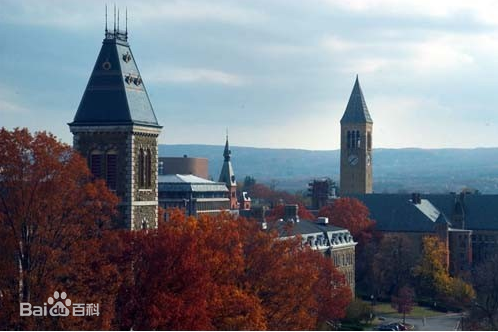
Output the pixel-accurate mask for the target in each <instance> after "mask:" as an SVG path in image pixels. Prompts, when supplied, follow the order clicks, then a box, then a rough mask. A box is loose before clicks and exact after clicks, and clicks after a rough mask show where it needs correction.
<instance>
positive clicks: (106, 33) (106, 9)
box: [105, 4, 107, 36]
mask: <svg viewBox="0 0 498 332" xmlns="http://www.w3.org/2000/svg"><path fill="white" fill-rule="evenodd" d="M105 35H106V36H107V4H105Z"/></svg>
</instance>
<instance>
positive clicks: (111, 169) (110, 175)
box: [106, 153, 118, 190]
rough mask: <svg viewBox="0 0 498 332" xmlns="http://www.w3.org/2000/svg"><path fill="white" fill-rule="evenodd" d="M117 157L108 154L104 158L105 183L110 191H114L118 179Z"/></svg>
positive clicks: (113, 154)
mask: <svg viewBox="0 0 498 332" xmlns="http://www.w3.org/2000/svg"><path fill="white" fill-rule="evenodd" d="M117 161H118V156H117V155H116V154H115V153H108V154H107V158H106V163H107V165H106V166H107V169H106V171H107V172H106V182H107V187H109V189H111V190H116V186H117V182H118V181H117V177H118V163H117Z"/></svg>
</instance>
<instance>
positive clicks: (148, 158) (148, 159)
mask: <svg viewBox="0 0 498 332" xmlns="http://www.w3.org/2000/svg"><path fill="white" fill-rule="evenodd" d="M145 186H146V187H147V188H151V187H152V154H151V153H150V149H147V154H146V155H145Z"/></svg>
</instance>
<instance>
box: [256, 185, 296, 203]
mask: <svg viewBox="0 0 498 332" xmlns="http://www.w3.org/2000/svg"><path fill="white" fill-rule="evenodd" d="M248 190H249V191H248V193H249V196H250V197H251V198H253V199H260V200H263V201H266V202H267V203H269V204H270V205H272V206H276V205H278V204H282V203H286V204H298V203H299V204H302V203H303V201H302V198H301V197H299V196H297V195H293V194H290V193H288V192H286V191H280V190H272V189H271V188H270V187H268V186H266V185H264V184H261V183H255V184H253V185H252V186H251V187H250V188H249V189H248Z"/></svg>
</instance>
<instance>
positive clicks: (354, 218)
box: [318, 197, 375, 247]
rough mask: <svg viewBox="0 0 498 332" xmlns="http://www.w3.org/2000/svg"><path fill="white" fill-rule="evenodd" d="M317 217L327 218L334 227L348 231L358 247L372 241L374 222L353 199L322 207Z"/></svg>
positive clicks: (344, 199) (360, 204) (359, 203)
mask: <svg viewBox="0 0 498 332" xmlns="http://www.w3.org/2000/svg"><path fill="white" fill-rule="evenodd" d="M318 216H319V217H328V218H329V222H330V223H331V224H333V225H334V226H338V227H344V228H346V229H348V230H349V231H350V232H351V235H353V238H354V239H355V240H356V241H358V245H359V246H360V247H363V246H364V245H365V244H366V243H367V242H368V241H370V240H371V239H372V236H373V235H372V234H373V231H374V227H375V222H374V221H373V220H372V219H370V212H369V211H368V208H367V207H366V206H365V205H364V204H363V203H362V202H360V201H359V200H357V199H355V198H349V197H346V198H339V199H336V200H334V202H333V203H332V204H329V205H326V206H324V207H322V208H321V209H320V210H319V211H318Z"/></svg>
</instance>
